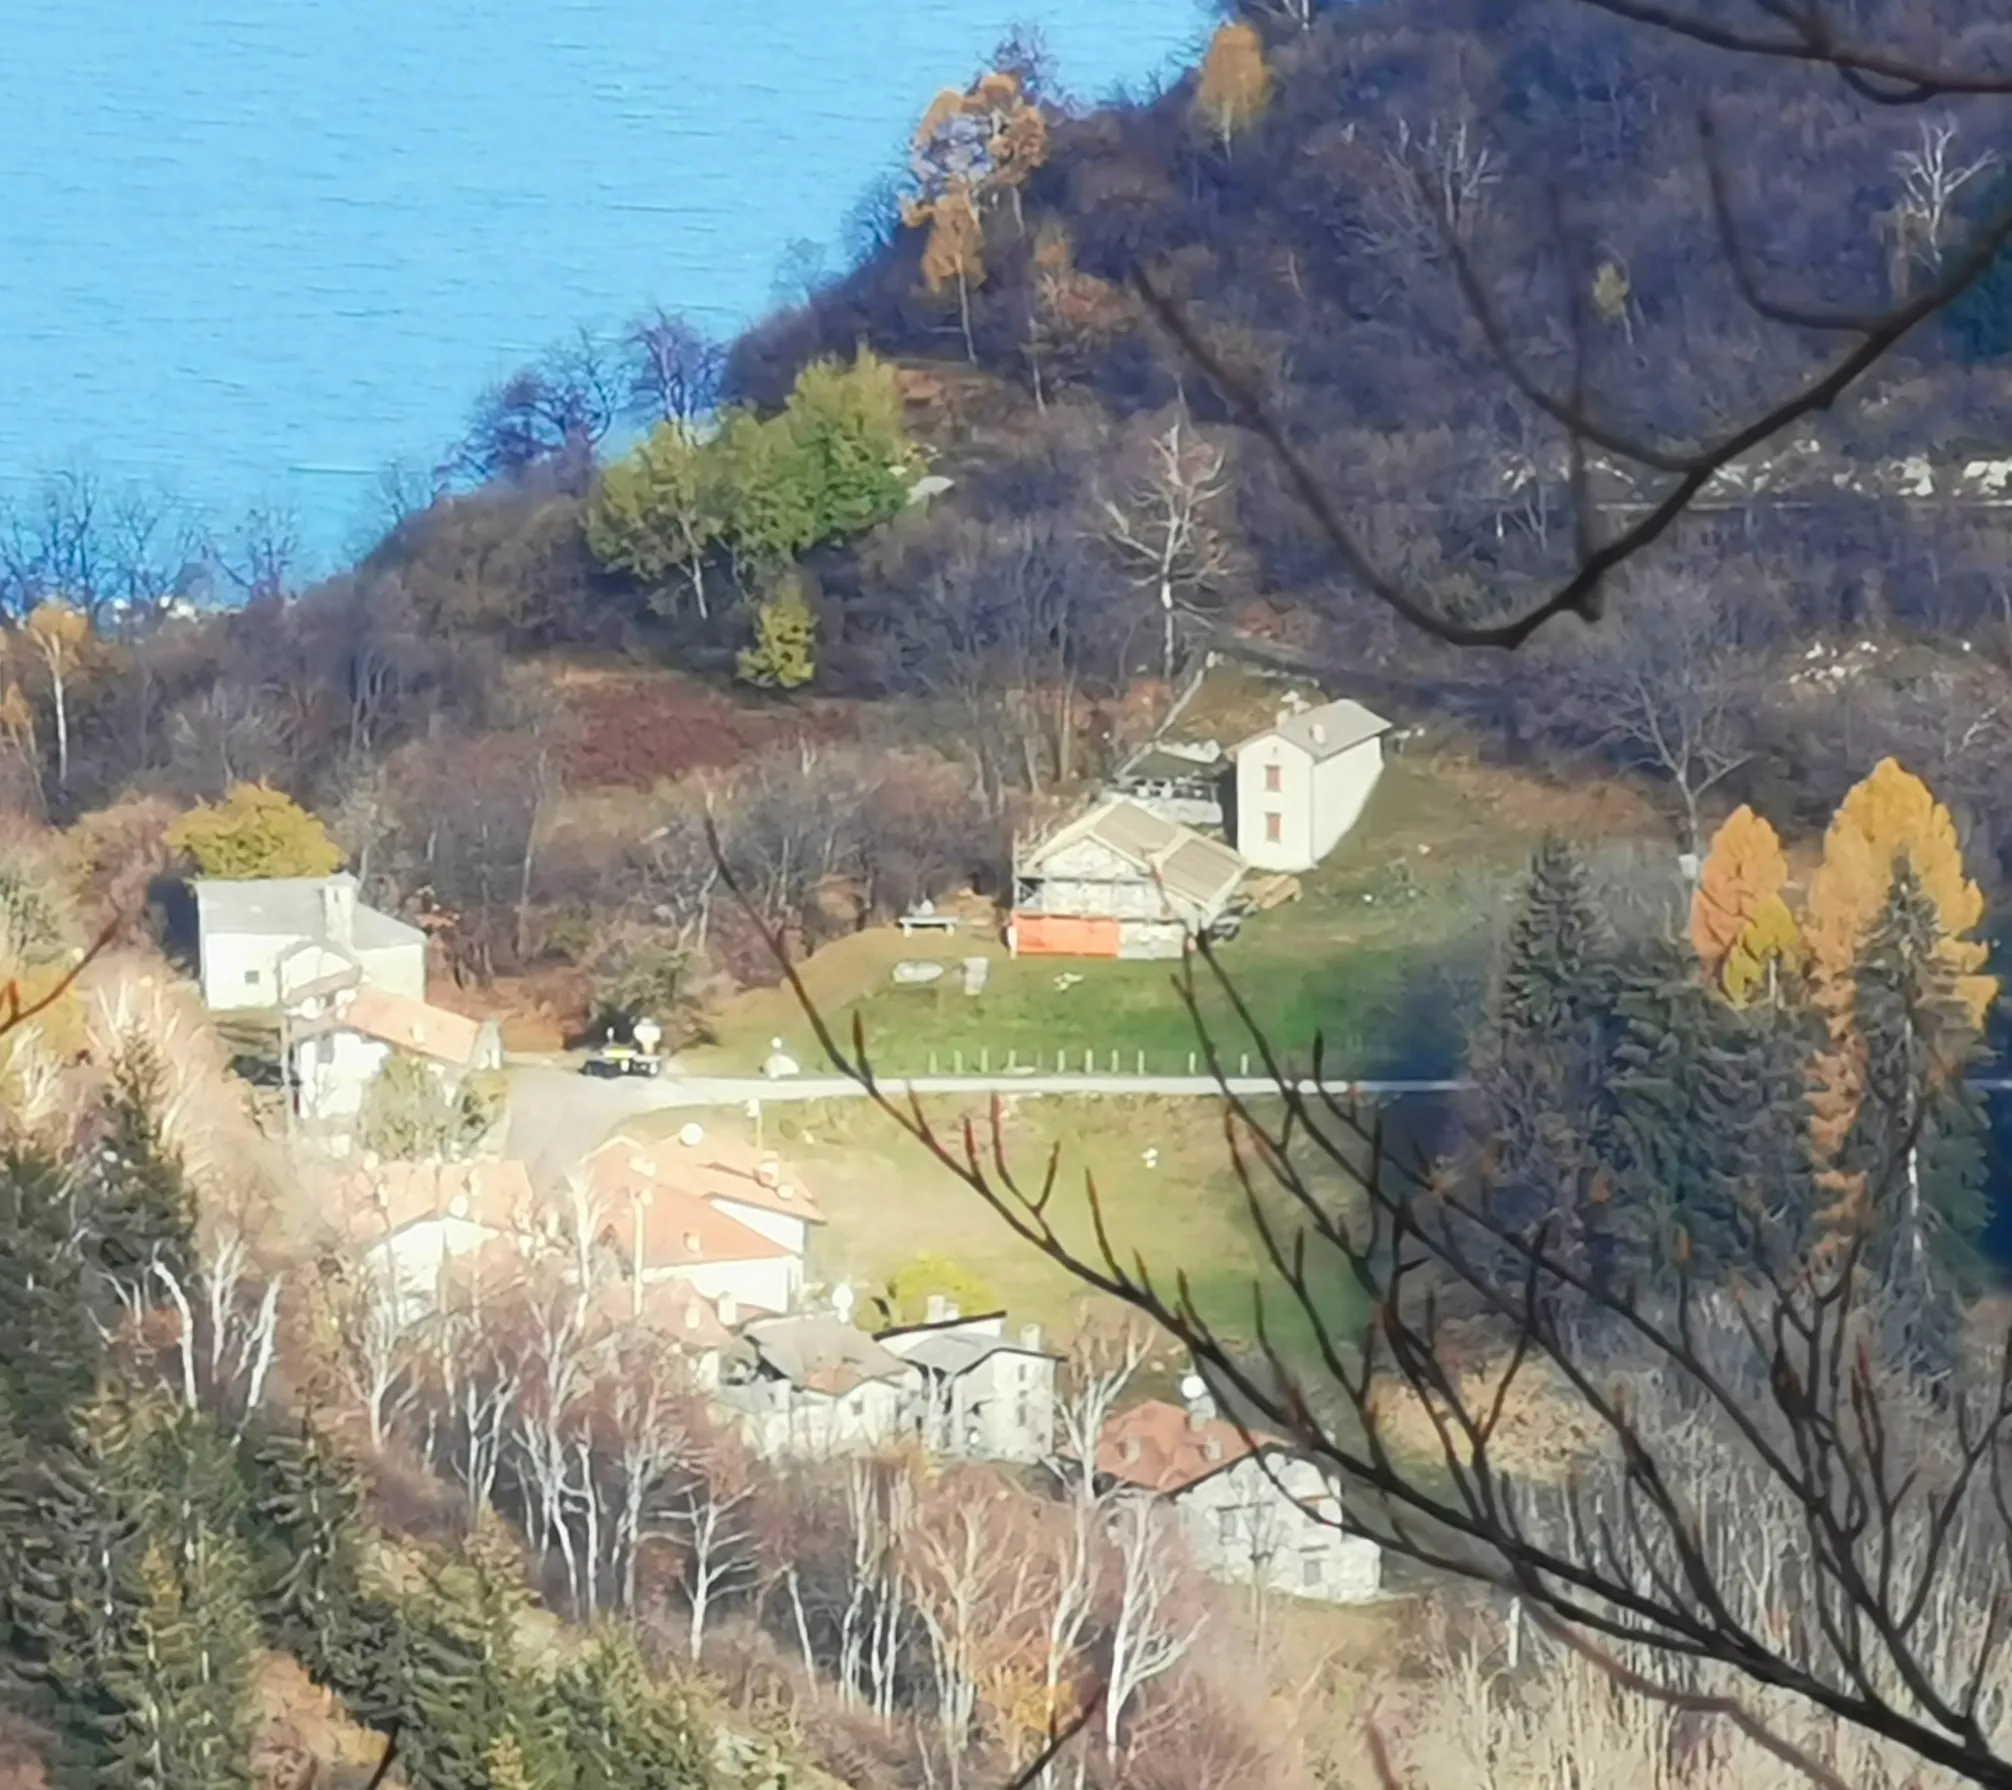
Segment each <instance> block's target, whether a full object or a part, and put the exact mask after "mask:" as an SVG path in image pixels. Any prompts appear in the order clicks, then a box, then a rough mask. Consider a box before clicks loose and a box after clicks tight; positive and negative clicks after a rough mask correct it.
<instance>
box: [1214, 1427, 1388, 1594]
mask: <svg viewBox="0 0 2012 1790" xmlns="http://www.w3.org/2000/svg"><path fill="white" fill-rule="evenodd" d="M1273 1474H1275V1475H1276V1476H1277V1478H1278V1479H1279V1480H1281V1481H1283V1483H1284V1488H1285V1489H1284V1490H1281V1489H1280V1486H1279V1485H1277V1484H1274V1483H1273V1478H1272V1475H1273ZM1288 1493H1290V1494H1291V1495H1290V1496H1288V1495H1287V1494H1288ZM1174 1504H1175V1508H1176V1509H1177V1510H1178V1511H1179V1513H1180V1518H1181V1528H1182V1532H1183V1533H1184V1535H1185V1536H1186V1538H1187V1542H1188V1546H1189V1548H1190V1549H1191V1550H1192V1552H1193V1554H1194V1556H1195V1560H1196V1563H1197V1564H1198V1565H1199V1566H1200V1567H1201V1568H1202V1570H1203V1571H1204V1572H1206V1573H1208V1574H1209V1576H1210V1577H1211V1578H1217V1579H1224V1580H1227V1581H1229V1582H1230V1583H1232V1584H1239V1585H1250V1584H1261V1585H1263V1586H1264V1587H1265V1588H1267V1589H1268V1590H1272V1591H1277V1592H1282V1593H1284V1594H1285V1595H1287V1596H1291V1597H1307V1598H1317V1599H1319V1600H1321V1601H1323V1602H1327V1603H1361V1602H1364V1601H1366V1600H1367V1599H1369V1598H1372V1597H1374V1596H1375V1595H1376V1594H1377V1591H1378V1589H1379V1587H1380V1585H1381V1583H1382V1564H1383V1561H1382V1550H1381V1549H1380V1548H1378V1547H1377V1545H1376V1544H1375V1543H1374V1542H1373V1541H1365V1540H1364V1539H1363V1538H1362V1537H1360V1536H1355V1535H1344V1534H1343V1533H1342V1532H1341V1531H1340V1530H1339V1529H1338V1528H1336V1527H1334V1525H1333V1522H1332V1521H1331V1520H1329V1521H1323V1520H1321V1519H1322V1517H1323V1516H1325V1517H1327V1518H1329V1519H1332V1518H1334V1517H1335V1516H1337V1515H1338V1514H1339V1509H1340V1507H1339V1505H1338V1504H1337V1503H1336V1501H1335V1499H1334V1497H1333V1494H1332V1492H1331V1491H1330V1489H1329V1488H1328V1486H1327V1484H1326V1482H1325V1481H1324V1480H1323V1479H1322V1478H1321V1475H1320V1472H1319V1470H1318V1469H1317V1468H1315V1467H1314V1466H1313V1465H1312V1463H1310V1462H1307V1461H1291V1462H1280V1461H1278V1460H1276V1458H1274V1461H1273V1463H1272V1467H1271V1473H1270V1474H1268V1473H1267V1470H1266V1466H1265V1464H1264V1463H1263V1462H1262V1461H1260V1460H1258V1459H1257V1458H1256V1457H1252V1458H1250V1459H1248V1460H1244V1461H1240V1462H1238V1463H1237V1465H1236V1466H1234V1467H1231V1468H1228V1469H1226V1470H1225V1471H1223V1472H1221V1473H1216V1474H1212V1475H1211V1476H1210V1477H1209V1478H1207V1479H1204V1480H1203V1481H1201V1482H1200V1484H1198V1485H1195V1486H1192V1487H1190V1488H1189V1489H1188V1490H1187V1491H1185V1492H1183V1493H1181V1494H1180V1495H1179V1496H1178V1497H1177V1498H1176V1499H1175V1500H1174Z"/></svg>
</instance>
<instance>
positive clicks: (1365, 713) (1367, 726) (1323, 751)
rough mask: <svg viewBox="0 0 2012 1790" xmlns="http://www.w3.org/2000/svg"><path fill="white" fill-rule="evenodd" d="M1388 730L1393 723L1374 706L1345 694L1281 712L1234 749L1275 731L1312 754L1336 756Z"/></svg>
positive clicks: (1318, 757)
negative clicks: (1365, 704)
mask: <svg viewBox="0 0 2012 1790" xmlns="http://www.w3.org/2000/svg"><path fill="white" fill-rule="evenodd" d="M1389 731H1390V723H1389V722H1388V721H1386V720H1385V719H1384V718H1383V717H1382V716H1381V715H1379V714H1378V713H1377V712H1376V711H1375V710H1374V709H1367V708H1364V707H1363V706H1362V704H1361V703H1359V702H1353V701H1351V700H1350V699H1349V698H1347V697H1346V696H1344V697H1342V698H1341V699H1340V700H1339V701H1337V702H1324V703H1322V704H1321V705H1320V706H1319V707H1318V708H1311V709H1301V710H1300V711H1299V712H1298V713H1297V714H1293V715H1281V716H1280V717H1279V719H1278V720H1277V721H1275V722H1273V723H1272V725H1271V726H1269V727H1265V728H1260V729H1259V730H1258V731H1257V732H1256V733H1254V734H1252V735H1251V736H1250V738H1249V739H1247V740H1241V741H1239V742H1238V743H1237V745H1236V746H1234V747H1233V748H1232V752H1233V753H1235V752H1241V751H1243V750H1244V749H1245V747H1247V746H1254V745H1256V744H1257V742H1258V741H1259V740H1267V739H1270V738H1271V737H1272V736H1273V735H1274V734H1276V735H1277V736H1278V737H1279V738H1280V739H1282V740H1290V741H1291V742H1292V744H1293V745H1295V746H1297V747H1299V749H1300V750H1301V751H1302V752H1305V753H1307V754H1308V755H1309V756H1311V757H1312V758H1315V759H1323V758H1333V757H1334V756H1335V755H1336V754H1337V753H1341V752H1346V751H1347V750H1348V749H1349V748H1350V747H1351V746H1359V745H1361V744H1362V743H1363V741H1364V740H1373V739H1375V738H1376V736H1377V735H1378V734H1383V733H1388V732H1389Z"/></svg>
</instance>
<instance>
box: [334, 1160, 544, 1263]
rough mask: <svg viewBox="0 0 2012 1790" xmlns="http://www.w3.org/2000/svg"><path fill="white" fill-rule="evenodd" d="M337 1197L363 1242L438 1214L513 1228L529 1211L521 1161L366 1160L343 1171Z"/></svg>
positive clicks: (349, 1226)
mask: <svg viewBox="0 0 2012 1790" xmlns="http://www.w3.org/2000/svg"><path fill="white" fill-rule="evenodd" d="M338 1197H339V1199H340V1201H341V1216H342V1220H343V1223H344V1226H345V1228H346V1229H347V1230H348V1231H349V1233H350V1235H351V1236H353V1237H355V1238H356V1239H357V1240H358V1241H359V1242H361V1243H364V1244H366V1245H367V1244H370V1243H373V1242H375V1241H377V1240H378V1239H379V1238H381V1237H386V1236H391V1235H395V1234H396V1233H398V1232H400V1231H403V1230H408V1229H410V1228H411V1227H412V1226H413V1225H416V1224H424V1223H427V1222H429V1221H432V1220H435V1219H442V1218H455V1219H463V1220H466V1221H467V1222H468V1223H470V1224H477V1225H481V1226H482V1227H484V1228H485V1229H487V1230H493V1231H496V1232H499V1233H502V1232H509V1231H515V1230H520V1229H522V1228H524V1227H525V1226H527V1225H528V1224H529V1223H530V1221H531V1212H532V1196H531V1177H530V1174H529V1173H528V1172H527V1171H526V1169H525V1167H524V1165H523V1164H522V1163H521V1162H491V1161H483V1162H406V1161H391V1162H366V1163H364V1164H363V1165H361V1166H359V1167H357V1168H355V1169H353V1170H351V1171H350V1172H349V1173H348V1174H347V1175H345V1176H344V1177H343V1179H342V1180H341V1182H340V1183H339V1185H338Z"/></svg>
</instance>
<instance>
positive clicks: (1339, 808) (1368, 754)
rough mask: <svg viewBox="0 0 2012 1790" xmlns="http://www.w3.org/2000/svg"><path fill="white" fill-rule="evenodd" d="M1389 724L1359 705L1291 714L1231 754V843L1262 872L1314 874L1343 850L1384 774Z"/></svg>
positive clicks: (1340, 704) (1325, 706) (1323, 706)
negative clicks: (1338, 848) (1233, 780)
mask: <svg viewBox="0 0 2012 1790" xmlns="http://www.w3.org/2000/svg"><path fill="white" fill-rule="evenodd" d="M1389 731H1390V723H1389V722H1388V721H1386V720H1384V718H1383V717H1382V716H1381V715H1378V714H1376V713H1374V712H1372V711H1371V710H1369V709H1366V708H1364V707H1363V706H1362V704H1361V703H1359V702H1349V701H1346V700H1344V701H1340V702H1329V703H1323V704H1321V705H1320V706H1319V707H1318V708H1302V709H1297V710H1291V709H1289V710H1287V711H1285V712H1283V713H1281V714H1280V715H1279V717H1278V719H1277V721H1276V722H1274V723H1273V724H1272V725H1271V726H1270V727H1267V728H1265V729H1264V730H1263V731H1262V732H1259V733H1254V734H1252V735H1251V737H1250V738H1249V739H1247V740H1243V741H1241V742H1239V743H1238V744H1237V745H1236V746H1235V747H1233V748H1232V749H1231V756H1232V758H1233V759H1234V760H1235V763H1236V783H1235V794H1234V801H1233V803H1232V808H1233V813H1232V815H1231V817H1230V829H1229V830H1230V836H1231V837H1232V838H1233V839H1234V840H1235V841H1236V847H1237V850H1238V851H1239V852H1240V853H1241V854H1242V855H1243V857H1244V858H1245V859H1246V860H1247V861H1248V862H1250V863H1251V864H1253V865H1255V866H1256V867H1257V868H1258V869H1260V870H1311V869H1312V868H1313V867H1314V865H1316V864H1318V863H1319V862H1320V861H1321V860H1322V859H1323V858H1325V857H1326V856H1327V854H1328V853H1329V852H1331V851H1332V850H1334V848H1335V847H1336V846H1337V845H1338V844H1340V843H1341V841H1342V839H1343V838H1345V837H1346V836H1347V834H1348V831H1349V829H1350V828H1352V827H1353V826H1354V825H1355V823H1356V821H1357V820H1358V819H1360V818H1361V815H1362V810H1363V806H1364V804H1366V803H1367V802H1368V800H1369V797H1370V793H1371V791H1373V790H1374V789H1375V788H1376V784H1377V779H1378V778H1379V777H1381V776H1382V775H1383V736H1384V735H1385V734H1387V733H1388V732H1389Z"/></svg>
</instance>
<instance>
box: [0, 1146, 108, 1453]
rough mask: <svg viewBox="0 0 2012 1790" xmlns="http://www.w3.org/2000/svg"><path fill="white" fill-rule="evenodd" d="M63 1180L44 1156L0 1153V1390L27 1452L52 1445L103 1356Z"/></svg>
mask: <svg viewBox="0 0 2012 1790" xmlns="http://www.w3.org/2000/svg"><path fill="white" fill-rule="evenodd" d="M73 1214H74V1205H73V1202H72V1199H71V1187H70V1177H69V1175H68V1174H67V1173H66V1172H65V1171H64V1170H63V1169H62V1168H60V1167H59V1166H58V1165H57V1164H56V1163H54V1162H52V1161H50V1160H49V1159H48V1158H47V1157H45V1156H40V1155H36V1154H32V1153H30V1154H15V1155H7V1156H0V1386H5V1388H6V1391H7V1396H8V1403H9V1407H10V1409H11V1410H12V1412H13V1420H14V1423H15V1425H16V1427H17V1428H18V1429H19V1431H20V1433H21V1435H22V1437H23V1439H24V1440H25V1441H26V1442H27V1443H28V1444H30V1445H31V1446H46V1445H50V1444H53V1443H57V1442H60V1441H61V1440H62V1439H63V1438H64V1437H66V1436H67V1435H68V1434H69V1428H70V1419H71V1416H72V1414H73V1413H74V1412H75V1411H76V1410H77V1408H78V1407H79V1406H81V1405H82V1404H83V1403H84V1402H85V1401H86V1400H88V1399H89V1398H90V1396H91V1392H92V1388H93V1387H94V1386H95V1385H96V1383H97V1377H98V1368H99V1362H100V1360H101V1358H102V1356H103V1352H104V1343H103V1339H102V1336H101V1334H100V1332H99V1330H98V1328H97V1326H96V1324H95V1323H94V1322H93V1321H92V1319H93V1313H92V1310H91V1297H90V1292H89V1289H88V1287H87V1285H86V1281H85V1272H84V1260H83V1257H82V1255H81V1253H80V1252H79V1250H78V1248H77V1246H76V1243H75V1241H74V1232H75V1228H76V1227H75V1219H74V1216H73Z"/></svg>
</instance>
